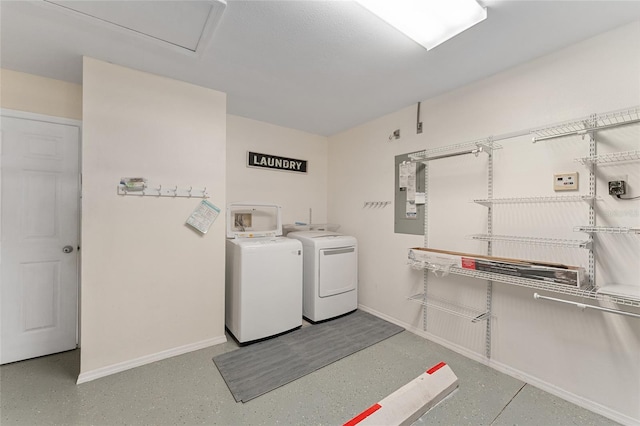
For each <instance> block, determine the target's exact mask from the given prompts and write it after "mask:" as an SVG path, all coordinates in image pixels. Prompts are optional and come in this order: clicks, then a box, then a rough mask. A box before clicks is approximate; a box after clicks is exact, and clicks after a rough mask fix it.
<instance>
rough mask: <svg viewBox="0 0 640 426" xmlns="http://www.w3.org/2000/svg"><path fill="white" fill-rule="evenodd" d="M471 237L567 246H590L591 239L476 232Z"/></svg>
mask: <svg viewBox="0 0 640 426" xmlns="http://www.w3.org/2000/svg"><path fill="white" fill-rule="evenodd" d="M469 238H471V239H473V240H479V241H500V242H508V243H519V244H530V245H539V246H552V247H566V248H590V247H591V241H588V240H587V241H584V240H565V239H560V238H538V237H516V236H510V235H488V234H474V235H469Z"/></svg>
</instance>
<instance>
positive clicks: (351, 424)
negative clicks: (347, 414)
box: [343, 404, 382, 426]
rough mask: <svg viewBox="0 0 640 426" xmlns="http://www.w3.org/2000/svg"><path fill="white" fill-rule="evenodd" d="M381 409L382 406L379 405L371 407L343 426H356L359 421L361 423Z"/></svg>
mask: <svg viewBox="0 0 640 426" xmlns="http://www.w3.org/2000/svg"><path fill="white" fill-rule="evenodd" d="M381 408H382V405H380V404H375V405H372V406H371V407H369V408H367V409H366V410H364V411H363V412H362V413H360V414H358V415H357V416H355V417H354V418H352V419H351V420H349V421H348V422H346V423H345V424H344V425H343V426H354V425H357V424H358V423H360V422H361V421H363V420H364V419H366V418H367V417H369V416H370V415H372V414H373V413H375V412H376V411H378V410H379V409H381Z"/></svg>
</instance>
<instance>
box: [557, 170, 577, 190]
mask: <svg viewBox="0 0 640 426" xmlns="http://www.w3.org/2000/svg"><path fill="white" fill-rule="evenodd" d="M553 190H554V191H577V190H578V172H573V173H556V174H554V175H553Z"/></svg>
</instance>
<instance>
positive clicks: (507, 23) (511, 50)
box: [0, 0, 640, 135]
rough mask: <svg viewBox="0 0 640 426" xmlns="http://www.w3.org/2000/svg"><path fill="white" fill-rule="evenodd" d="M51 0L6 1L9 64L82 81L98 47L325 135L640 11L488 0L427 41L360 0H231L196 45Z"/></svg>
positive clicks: (238, 108) (2, 11) (613, 4)
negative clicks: (167, 41) (458, 25)
mask: <svg viewBox="0 0 640 426" xmlns="http://www.w3.org/2000/svg"><path fill="white" fill-rule="evenodd" d="M43 3H45V2H43V1H7V0H2V1H0V19H1V22H0V24H1V26H0V31H1V32H0V35H1V46H0V47H1V50H0V65H1V66H2V67H3V68H8V69H12V70H16V71H23V72H28V73H32V74H37V75H42V76H45V77H51V78H56V79H60V80H65V81H70V82H75V83H78V84H81V83H82V56H83V55H87V56H91V57H94V58H97V59H101V60H104V61H109V62H113V63H116V64H120V65H123V66H127V67H131V68H135V69H139V70H143V71H147V72H151V73H155V74H159V75H163V76H167V77H171V78H175V79H178V80H183V81H187V82H191V83H194V84H197V85H200V86H205V87H209V88H213V89H216V90H220V91H223V92H225V93H227V95H228V108H227V109H228V112H229V113H230V114H235V115H240V116H244V117H248V118H253V119H256V120H261V121H266V122H269V123H273V124H277V125H281V126H286V127H290V128H295V129H300V130H304V131H307V132H310V133H316V134H321V135H332V134H335V133H337V132H340V131H342V130H345V129H348V128H351V127H353V126H356V125H359V124H362V123H364V122H366V121H368V120H371V119H373V118H376V117H379V116H381V115H384V114H387V113H390V112H392V111H396V110H398V109H400V108H403V107H406V106H408V105H411V104H413V103H415V102H418V101H421V100H425V99H428V98H430V97H432V96H435V95H438V94H440V93H443V92H446V91H448V90H452V89H455V88H457V87H460V86H463V85H465V84H468V83H470V82H472V81H475V80H478V79H481V78H483V77H486V76H489V75H492V74H495V73H497V72H499V71H501V70H504V69H506V68H509V67H512V66H515V65H517V64H520V63H523V62H526V61H529V60H531V59H534V58H536V57H539V56H541V55H544V54H546V53H549V52H553V51H555V50H558V49H561V48H563V47H565V46H568V45H571V44H573V43H575V42H578V41H580V40H583V39H586V38H589V37H592V36H594V35H596V34H599V33H601V32H604V31H607V30H610V29H613V28H615V27H618V26H621V25H624V24H627V23H629V22H631V21H634V20H639V19H640V1H575V0H562V1H541V0H538V1H523V0H506V1H504V0H503V1H497V0H494V1H489V0H487V1H484V2H482V3H483V4H484V5H486V6H487V7H488V18H487V20H486V21H484V22H482V23H480V24H479V25H477V26H475V27H473V28H471V29H469V30H467V31H466V32H464V33H462V34H461V35H459V36H457V37H455V38H453V39H452V40H449V41H448V42H446V43H444V44H442V45H440V46H438V47H436V48H435V49H433V50H431V51H426V50H425V49H423V48H422V47H421V46H419V45H418V44H417V43H415V42H413V41H412V40H410V39H408V38H406V37H405V36H403V35H402V34H400V33H398V32H397V31H396V30H394V29H393V28H391V27H389V26H388V25H387V24H385V23H384V22H382V21H381V20H379V19H378V18H377V17H375V16H373V15H371V14H369V13H368V12H367V11H366V10H365V9H363V8H362V7H361V6H359V5H358V4H356V3H354V2H351V1H302V0H301V1H292V0H289V1H271V0H262V1H239V0H235V1H234V0H229V1H228V2H227V7H226V9H225V11H224V14H223V16H222V18H221V19H220V22H219V25H218V27H217V29H216V30H215V32H214V33H213V38H212V39H211V40H209V41H206V40H205V43H204V44H203V47H202V49H199V53H198V54H193V53H191V52H189V54H185V53H184V52H180V51H178V49H171V48H169V47H167V46H164V45H162V44H161V43H158V42H157V40H152V39H149V38H145V37H142V36H140V35H138V34H134V33H127V32H123V31H121V30H118V29H116V28H114V27H113V26H110V25H105V24H104V23H101V22H99V21H95V20H92V19H88V18H86V17H82V16H78V15H76V14H71V13H65V12H64V11H61V10H58V9H60V8H59V7H51V5H48V6H47V5H46V4H43ZM148 4H149V2H147V5H148ZM176 19H180V18H179V17H176Z"/></svg>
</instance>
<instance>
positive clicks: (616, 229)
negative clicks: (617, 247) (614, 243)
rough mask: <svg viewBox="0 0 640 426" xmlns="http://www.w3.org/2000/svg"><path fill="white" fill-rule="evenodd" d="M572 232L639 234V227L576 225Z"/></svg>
mask: <svg viewBox="0 0 640 426" xmlns="http://www.w3.org/2000/svg"><path fill="white" fill-rule="evenodd" d="M573 230H574V232H586V233H588V234H592V233H603V234H640V228H630V227H625V226H622V227H620V226H576V227H574V228H573Z"/></svg>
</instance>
